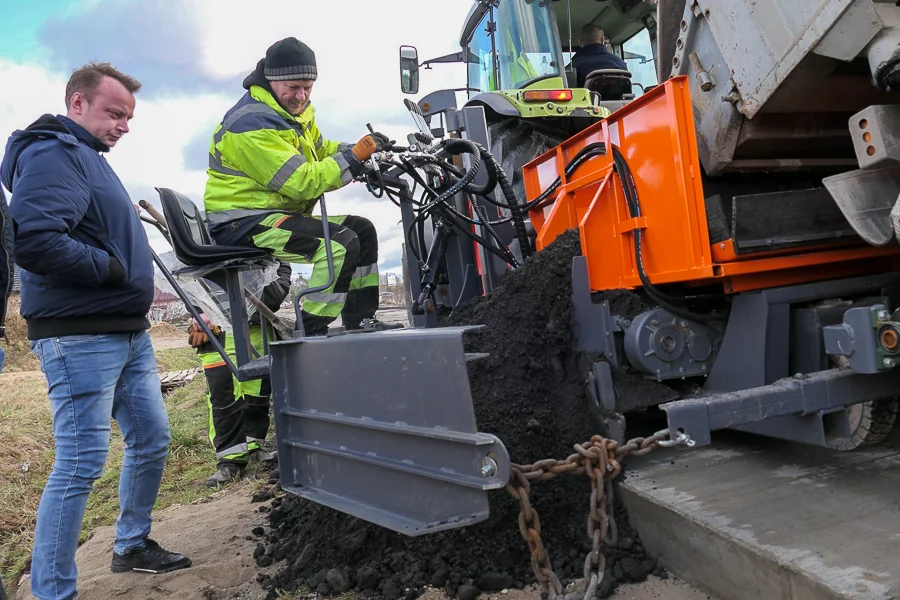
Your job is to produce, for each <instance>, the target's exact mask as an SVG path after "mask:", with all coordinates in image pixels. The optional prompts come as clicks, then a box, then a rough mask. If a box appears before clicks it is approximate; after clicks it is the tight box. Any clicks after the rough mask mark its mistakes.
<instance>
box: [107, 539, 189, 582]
mask: <svg viewBox="0 0 900 600" xmlns="http://www.w3.org/2000/svg"><path fill="white" fill-rule="evenodd" d="M190 566H191V559H189V558H188V557H186V556H183V555H181V554H176V553H174V552H169V551H168V550H166V549H164V548H163V547H162V546H160V545H159V544H157V543H156V542H154V541H153V540H151V539H150V538H147V539H145V540H144V545H143V546H142V547H140V548H133V549H131V550H129V551H128V552H126V553H125V554H124V555H122V554H118V553H116V552H113V559H112V572H113V573H126V572H128V571H134V572H136V573H154V574H158V573H168V572H170V571H177V570H178V569H186V568H188V567H190Z"/></svg>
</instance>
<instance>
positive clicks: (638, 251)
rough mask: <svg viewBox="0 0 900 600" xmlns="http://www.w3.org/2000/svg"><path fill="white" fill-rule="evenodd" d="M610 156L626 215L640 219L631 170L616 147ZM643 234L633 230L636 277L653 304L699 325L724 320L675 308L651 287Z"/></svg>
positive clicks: (665, 295) (666, 298)
mask: <svg viewBox="0 0 900 600" xmlns="http://www.w3.org/2000/svg"><path fill="white" fill-rule="evenodd" d="M612 156H613V166H614V168H615V170H616V172H617V173H618V174H619V178H620V179H621V180H622V191H623V192H624V194H625V204H626V206H627V207H628V214H629V216H631V218H632V219H634V218H637V217H640V216H641V205H640V201H639V199H638V193H637V186H636V185H635V183H634V178H633V177H632V174H631V169H630V168H629V167H628V163H627V162H626V160H625V157H624V156H623V155H622V153H621V151H619V149H618V147H616V146H612ZM643 233H644V232H643V230H642V229H635V230H634V254H635V260H636V261H637V271H638V277H640V280H641V284H642V285H643V286H644V289H645V290H646V291H647V295H648V296H650V298H652V299H653V301H654V302H656V303H657V304H659V305H660V307H662V308H664V309H666V310H667V311H669V312H670V313H672V314H674V315H676V316H679V317H683V318H685V319H689V320H692V321H697V322H699V323H709V322H713V321H723V320H725V318H726V317H724V316H716V315H702V314H700V313H695V312H693V311H691V310H688V309H687V308H685V307H681V306H676V304H675V302H674V300H673V299H672V298H671V297H669V296H668V295H667V294H665V293H664V292H662V291H661V290H659V289H658V288H657V287H656V286H655V285H653V283H651V282H650V278H649V277H647V271H646V269H645V268H644V256H643Z"/></svg>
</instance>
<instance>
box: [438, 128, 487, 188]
mask: <svg viewBox="0 0 900 600" xmlns="http://www.w3.org/2000/svg"><path fill="white" fill-rule="evenodd" d="M444 151H445V152H446V153H447V154H450V155H452V156H456V155H459V154H474V155H475V156H477V157H479V158H480V159H481V161H482V162H487V157H488V156H490V153H487V154H486V151H485V149H484V148H483V147H482V146H481V145H480V144H478V143H476V142H473V141H472V140H464V139H460V138H452V139H449V140H447V143H446V145H445V146H444ZM491 160H492V161H493V156H491ZM486 173H487V178H488V180H487V183H485V184H484V185H478V184H477V183H474V181H473V182H470V183H467V184H466V185H465V186H464V187H463V190H465V191H466V192H469V193H471V194H490V193H491V192H492V191H494V188H495V187H497V173H496V172H495V170H494V169H492V168H488V169H487V170H486Z"/></svg>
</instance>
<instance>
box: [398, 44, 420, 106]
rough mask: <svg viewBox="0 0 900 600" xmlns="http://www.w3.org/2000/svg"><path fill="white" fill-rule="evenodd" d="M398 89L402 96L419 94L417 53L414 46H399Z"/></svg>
mask: <svg viewBox="0 0 900 600" xmlns="http://www.w3.org/2000/svg"><path fill="white" fill-rule="evenodd" d="M400 88H401V89H402V90H403V93H404V94H418V93H419V51H418V50H416V47H415V46H400Z"/></svg>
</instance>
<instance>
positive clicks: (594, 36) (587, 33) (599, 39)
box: [581, 23, 606, 46]
mask: <svg viewBox="0 0 900 600" xmlns="http://www.w3.org/2000/svg"><path fill="white" fill-rule="evenodd" d="M604 41H606V36H605V35H604V33H603V29H601V28H600V26H599V25H594V24H593V23H586V24H585V26H584V27H582V28H581V43H582V44H583V45H585V46H587V45H588V44H602V43H603V42H604Z"/></svg>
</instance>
